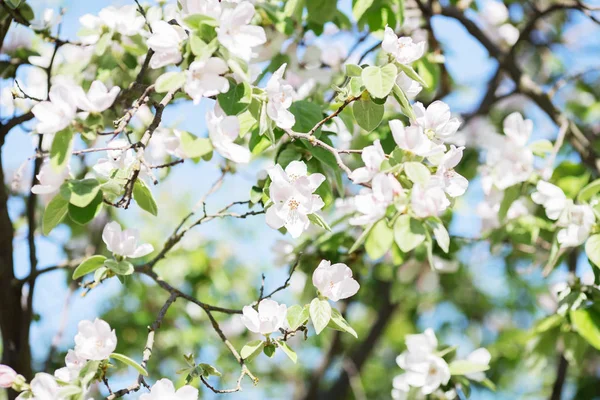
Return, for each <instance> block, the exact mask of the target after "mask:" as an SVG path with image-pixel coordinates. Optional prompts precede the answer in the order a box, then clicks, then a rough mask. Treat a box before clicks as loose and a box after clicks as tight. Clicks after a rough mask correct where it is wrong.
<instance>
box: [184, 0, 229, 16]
mask: <svg viewBox="0 0 600 400" xmlns="http://www.w3.org/2000/svg"><path fill="white" fill-rule="evenodd" d="M179 3H181V13H182V14H183V15H186V16H187V15H194V14H201V15H206V16H208V17H211V18H215V19H219V16H220V15H221V2H220V0H179Z"/></svg>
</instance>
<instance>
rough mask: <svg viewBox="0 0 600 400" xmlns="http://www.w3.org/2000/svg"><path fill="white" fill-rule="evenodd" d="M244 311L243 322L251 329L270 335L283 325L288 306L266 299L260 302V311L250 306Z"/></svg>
mask: <svg viewBox="0 0 600 400" xmlns="http://www.w3.org/2000/svg"><path fill="white" fill-rule="evenodd" d="M242 313H243V314H242V322H243V323H244V325H246V328H248V330H249V331H251V332H254V333H260V334H263V335H269V334H271V333H273V332H276V331H278V330H279V328H281V327H283V324H284V322H285V317H286V315H287V306H286V305H285V304H279V303H277V302H276V301H274V300H271V299H264V300H262V301H261V302H260V303H258V312H257V311H256V310H255V309H254V308H252V307H250V306H245V307H244V308H243V309H242Z"/></svg>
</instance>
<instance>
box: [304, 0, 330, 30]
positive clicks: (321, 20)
mask: <svg viewBox="0 0 600 400" xmlns="http://www.w3.org/2000/svg"><path fill="white" fill-rule="evenodd" d="M306 10H307V11H308V20H309V21H310V22H314V23H316V24H320V25H323V24H325V23H326V22H329V21H331V19H332V18H333V16H334V15H335V12H336V11H337V0H306Z"/></svg>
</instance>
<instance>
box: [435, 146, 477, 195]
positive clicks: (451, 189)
mask: <svg viewBox="0 0 600 400" xmlns="http://www.w3.org/2000/svg"><path fill="white" fill-rule="evenodd" d="M463 150H464V147H462V146H461V147H456V146H454V145H450V150H448V152H447V153H446V154H444V156H443V157H442V159H441V161H440V163H439V165H438V169H437V171H436V173H435V176H436V177H437V178H438V179H439V181H440V182H441V183H442V187H443V188H444V191H445V192H446V193H447V194H448V196H450V197H458V196H462V195H463V194H464V193H465V192H466V190H467V187H468V186H469V181H467V179H466V178H465V177H464V176H462V175H460V174H459V173H458V172H456V171H455V170H454V167H455V166H456V165H458V163H459V162H460V160H461V158H462V155H463Z"/></svg>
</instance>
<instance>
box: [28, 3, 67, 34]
mask: <svg viewBox="0 0 600 400" xmlns="http://www.w3.org/2000/svg"><path fill="white" fill-rule="evenodd" d="M61 19H62V17H61V15H60V14H57V13H56V11H54V10H53V9H52V8H46V9H45V10H44V12H42V15H41V17H38V18H36V19H35V20H33V21H31V25H30V27H31V29H33V30H36V31H41V30H44V29H50V28H52V27H53V26H54V25H56V24H58V23H59V22H60V21H61Z"/></svg>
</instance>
